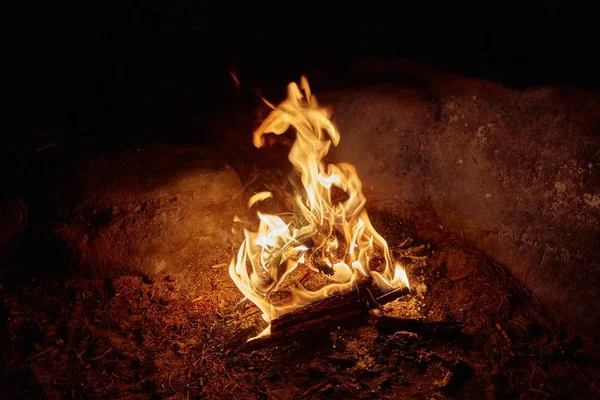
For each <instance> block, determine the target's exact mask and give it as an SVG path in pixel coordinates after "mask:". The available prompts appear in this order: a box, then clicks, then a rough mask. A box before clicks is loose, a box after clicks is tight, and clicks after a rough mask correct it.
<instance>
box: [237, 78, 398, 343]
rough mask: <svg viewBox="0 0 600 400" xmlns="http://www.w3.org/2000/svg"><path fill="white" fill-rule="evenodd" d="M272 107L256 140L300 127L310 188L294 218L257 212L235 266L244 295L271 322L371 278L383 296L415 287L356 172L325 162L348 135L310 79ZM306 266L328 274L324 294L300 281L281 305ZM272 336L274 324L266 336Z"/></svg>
mask: <svg viewBox="0 0 600 400" xmlns="http://www.w3.org/2000/svg"><path fill="white" fill-rule="evenodd" d="M267 104H268V103H267ZM271 107H272V108H273V111H271V113H270V114H269V116H268V117H267V118H266V119H265V121H264V122H263V123H262V124H261V125H260V127H259V128H258V129H257V130H256V131H255V132H254V139H253V143H254V145H255V146H256V147H262V146H263V144H264V137H263V136H264V135H265V134H268V133H274V134H276V135H281V134H283V133H285V132H286V131H287V130H288V129H289V128H290V127H293V128H294V129H295V130H296V140H295V142H294V144H293V145H292V148H291V150H290V153H289V160H290V162H291V163H292V165H293V166H294V168H295V169H296V171H297V172H298V173H299V174H300V180H301V183H302V187H298V188H297V189H298V190H297V191H296V192H297V193H296V195H295V198H294V201H295V210H294V212H293V214H292V215H287V214H285V215H268V214H263V213H260V212H257V215H258V218H259V219H260V224H259V227H258V231H257V232H251V231H249V230H244V235H245V240H244V241H243V242H242V244H241V246H240V249H239V251H238V253H237V256H234V258H233V260H232V261H231V264H230V265H229V275H230V276H231V279H233V281H234V282H235V284H236V285H237V287H238V288H239V289H240V291H241V292H242V293H243V294H244V296H246V297H247V298H248V299H249V300H250V301H252V302H253V303H254V304H256V306H257V307H259V308H260V309H261V311H262V312H263V318H264V319H265V320H266V321H267V322H270V321H271V320H273V319H274V318H277V317H278V316H281V315H282V314H285V313H288V312H290V311H293V310H295V309H298V308H300V307H303V306H306V305H308V304H310V303H312V302H314V301H316V300H319V299H322V298H325V297H327V296H330V295H331V294H333V293H335V292H338V291H344V290H347V289H351V288H352V287H353V286H354V285H355V284H356V283H358V282H359V281H361V280H365V279H367V278H369V276H370V277H372V279H373V283H374V284H375V285H376V286H377V287H379V289H381V290H382V291H383V292H385V291H389V290H391V289H395V288H398V287H403V286H407V287H408V285H409V283H408V278H407V276H406V273H405V271H404V268H403V267H402V265H401V264H400V263H398V262H396V263H394V262H393V261H392V259H391V256H390V253H389V250H388V246H387V243H386V241H385V240H384V239H383V237H381V235H379V234H378V233H377V232H376V231H375V229H374V228H373V226H372V225H371V222H370V221H369V217H368V215H367V211H366V209H365V204H366V199H365V196H364V194H363V192H362V187H361V182H360V179H359V178H358V175H357V174H356V170H355V168H354V167H353V166H352V165H350V164H347V163H340V164H329V165H325V164H324V163H323V158H324V157H325V156H326V155H327V153H328V151H329V147H330V146H331V145H332V144H333V145H334V146H336V145H337V144H338V143H339V141H340V136H339V133H338V131H337V130H336V128H335V127H334V125H333V124H332V122H331V121H330V119H329V117H330V112H329V111H328V110H327V109H325V108H322V107H319V105H318V103H317V99H316V98H315V96H314V95H312V94H311V92H310V88H309V86H308V81H307V80H306V78H305V77H302V79H301V81H300V86H298V85H297V84H296V83H291V84H289V85H288V95H287V98H286V100H284V101H283V102H282V103H281V104H280V105H279V106H277V107H274V106H271ZM334 188H337V189H335V190H338V191H339V190H341V191H343V192H345V196H344V199H343V200H341V201H336V200H334V198H333V197H334V196H332V191H333V190H334ZM270 197H272V194H271V193H270V192H261V193H257V194H255V195H254V196H252V198H250V200H249V201H248V207H252V206H253V205H254V204H256V203H257V202H259V201H262V200H265V199H268V198H270ZM336 197H339V196H336ZM299 266H303V267H304V268H310V270H311V271H313V273H317V274H321V275H322V276H323V277H325V278H326V282H325V283H324V284H323V285H322V286H321V287H320V288H318V289H316V290H308V289H307V288H305V287H304V286H303V285H302V283H300V282H295V283H294V284H293V285H291V286H289V287H286V288H285V290H286V291H287V292H288V294H289V295H288V296H287V297H288V300H287V301H285V302H283V303H282V302H281V301H274V299H273V297H274V296H273V295H274V293H276V292H277V291H278V289H280V287H281V286H283V285H282V284H283V283H284V281H285V280H286V277H288V276H289V275H290V274H291V273H292V272H293V271H294V270H296V269H297V268H298V267H299ZM269 332H270V325H269V327H267V328H266V329H265V330H264V331H263V332H262V333H261V335H259V336H263V335H267V334H269Z"/></svg>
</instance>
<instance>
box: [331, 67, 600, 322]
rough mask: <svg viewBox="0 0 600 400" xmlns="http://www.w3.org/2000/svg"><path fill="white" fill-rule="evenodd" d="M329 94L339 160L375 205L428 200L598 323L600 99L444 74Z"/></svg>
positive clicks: (454, 224)
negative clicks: (409, 84) (411, 83)
mask: <svg viewBox="0 0 600 400" xmlns="http://www.w3.org/2000/svg"><path fill="white" fill-rule="evenodd" d="M421 78H423V77H421ZM422 80H423V81H426V79H422ZM324 98H325V99H326V101H327V102H329V103H333V109H334V117H333V118H334V121H335V123H336V124H337V126H338V128H339V130H340V133H341V143H340V145H339V147H338V148H336V149H335V150H334V157H335V158H336V159H337V160H344V161H348V162H352V163H354V164H355V165H356V166H357V169H358V172H359V174H360V177H361V179H362V181H363V184H364V186H365V191H366V192H367V195H368V197H369V198H370V199H371V200H375V201H378V202H380V203H386V202H387V203H389V204H392V203H393V201H394V200H397V199H407V200H411V201H422V200H423V199H430V201H431V203H432V205H433V206H434V208H435V209H436V211H437V213H438V214H439V215H440V217H441V218H442V220H443V222H444V223H445V224H446V225H447V226H449V227H450V228H452V229H453V230H455V231H457V232H464V235H465V236H466V238H468V239H470V240H472V241H473V242H475V243H476V244H477V245H478V246H479V247H480V248H481V249H482V250H484V251H485V252H487V253H488V254H489V255H490V256H491V257H492V259H494V260H496V261H497V262H498V263H501V264H503V265H505V266H506V267H507V268H508V269H509V270H510V272H511V273H512V274H513V275H514V276H515V277H517V278H519V279H521V280H522V281H523V282H524V283H525V285H526V286H527V287H529V288H530V289H532V290H533V292H534V293H536V294H537V296H538V297H539V298H540V299H542V300H543V301H544V302H545V303H547V304H549V305H551V306H552V307H554V308H555V309H557V310H558V311H561V312H562V314H563V315H564V316H565V317H566V318H567V319H569V320H570V322H571V323H572V324H573V325H572V326H575V327H581V328H583V329H586V330H587V331H588V332H590V331H593V330H598V329H600V320H599V316H600V290H599V289H598V287H600V96H598V95H596V94H593V93H587V92H585V91H582V90H578V89H574V88H564V87H540V88H532V89H527V90H517V89H510V88H507V87H504V86H502V85H500V84H496V83H492V82H487V81H481V80H476V79H466V78H455V77H451V78H449V77H447V76H446V77H443V79H437V80H436V79H431V80H430V81H429V82H428V84H427V85H425V86H423V87H418V88H406V87H392V86H389V85H388V86H385V87H370V88H363V89H353V90H347V91H342V92H336V93H331V94H329V95H328V96H325V97H324Z"/></svg>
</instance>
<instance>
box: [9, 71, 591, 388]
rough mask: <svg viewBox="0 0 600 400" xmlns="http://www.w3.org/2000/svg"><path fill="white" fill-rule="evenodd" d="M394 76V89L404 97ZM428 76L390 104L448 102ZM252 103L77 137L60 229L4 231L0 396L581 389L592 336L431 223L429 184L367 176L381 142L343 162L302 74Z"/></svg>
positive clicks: (428, 110) (428, 111)
mask: <svg viewBox="0 0 600 400" xmlns="http://www.w3.org/2000/svg"><path fill="white" fill-rule="evenodd" d="M469 82H470V84H473V82H471V81H469ZM238 84H239V82H238ZM459 86H460V85H459ZM482 86H483V87H484V89H485V90H488V86H486V85H484V84H482ZM460 87H461V90H464V88H463V86H460ZM477 87H478V88H479V86H477ZM484 89H481V90H482V91H483V92H485V90H484ZM386 90H387V89H386ZM402 90H405V89H402ZM410 90H413V89H410ZM410 90H408V89H406V93H408V95H407V97H408V98H410V99H411V101H412V100H414V103H410V104H417V103H418V101H422V98H421V97H422V93H421V92H420V91H416V89H415V91H410ZM446 90H447V92H444V91H441V93H442V96H449V97H451V98H452V99H453V100H452V101H451V102H450V101H449V102H446V101H445V100H444V99H443V98H442V99H441V100H440V99H438V100H439V101H430V100H431V99H430V97H431V96H429V95H427V96H429V97H426V99H427V100H426V102H427V107H425V108H424V110H425V111H423V110H422V109H418V108H417V107H416V106H415V109H411V110H409V111H406V112H407V113H409V114H410V118H409V120H410V121H411V122H415V121H419V120H418V118H423V119H424V120H426V122H423V124H422V126H420V128H419V129H423V130H425V129H430V128H431V129H432V132H437V131H434V130H433V128H432V126H433V125H434V122H439V121H442V123H444V124H445V123H447V124H453V123H455V122H456V121H455V119H454V118H455V116H459V115H461V112H460V111H459V110H458V111H457V108H458V106H457V105H456V104H462V103H460V101H459V100H457V99H456V98H455V97H452V96H456V97H459V94H456V93H455V92H452V90H457V89H456V88H455V87H452V88H451V89H448V88H446ZM448 91H449V92H450V94H448ZM457 92H459V93H462V92H461V91H459V90H457ZM366 93H367V94H366V95H365V96H372V95H373V91H372V90H371V89H367V92H366ZM378 93H379V92H378ZM386 93H387V92H386V91H384V94H381V97H380V98H379V99H380V101H381V104H383V105H385V104H388V105H389V98H388V97H385V96H386ZM415 93H417V94H415ZM503 93H504V92H503ZM345 94H347V93H346V92H340V93H337V94H334V96H331V98H336V97H337V98H338V99H339V98H344V95H345ZM505 95H506V93H505ZM506 96H507V97H508V95H506ZM492 97H493V96H492ZM369 98H370V97H369ZM413 98H416V99H413ZM468 98H469V99H470V100H469V102H468V104H469V105H471V104H472V102H474V101H475V100H473V99H472V96H470V95H469V96H468ZM419 99H421V100H419ZM351 100H352V99H351ZM463 100H464V99H463ZM349 101H350V100H349ZM352 101H354V100H352ZM461 101H462V100H461ZM465 101H466V100H465ZM477 101H478V102H480V103H478V104H483V105H482V107H483V108H485V107H488V106H489V104H488V103H486V102H492V100H489V99H478V100H477ZM265 104H266V105H267V106H268V107H269V114H267V116H266V117H265V118H264V120H263V121H261V124H260V125H259V126H258V128H256V129H255V130H254V136H253V141H252V142H253V144H254V148H253V149H251V148H249V147H250V146H246V145H245V144H248V145H249V144H250V141H251V140H250V139H251V135H250V132H251V129H246V128H247V127H248V125H245V126H244V129H242V132H241V133H240V132H238V131H236V130H235V129H233V128H232V129H229V130H224V131H219V132H225V133H223V135H221V136H219V139H222V137H225V138H226V139H227V140H223V141H222V142H223V143H224V144H223V143H219V144H218V145H215V146H214V148H215V149H217V151H214V150H208V149H206V148H204V147H201V146H190V145H188V146H174V145H158V144H152V145H150V146H141V147H139V148H138V147H136V148H132V149H126V150H124V151H119V152H115V153H108V154H103V155H101V156H98V157H90V158H89V159H87V158H86V159H85V162H84V163H83V164H80V165H79V166H78V168H77V169H76V170H77V172H78V174H77V176H76V179H75V180H74V181H73V182H69V185H65V187H63V188H58V189H56V192H55V193H54V192H53V194H54V195H55V198H58V199H61V201H62V202H63V203H64V204H63V205H62V208H61V210H60V212H57V214H59V215H60V218H58V217H57V219H59V220H58V221H52V225H51V227H52V228H53V236H52V241H51V242H50V243H52V244H57V243H58V244H59V246H58V248H59V250H60V251H59V252H56V253H54V252H53V251H56V250H57V248H56V247H53V246H51V245H49V244H48V243H46V242H43V243H44V244H45V245H46V246H47V247H43V248H44V249H46V250H47V251H44V252H43V253H40V252H39V251H38V252H33V251H31V250H32V249H36V250H37V249H38V248H39V247H36V246H37V245H38V244H39V242H40V241H42V240H41V239H40V238H39V236H37V235H32V236H33V237H25V238H24V239H23V242H24V247H23V248H22V249H21V252H18V253H16V254H14V255H13V257H12V258H10V262H8V263H7V264H6V267H5V268H3V269H2V275H1V278H2V286H1V290H2V295H3V300H4V301H3V303H2V308H1V312H2V315H3V318H2V322H3V324H4V325H3V326H2V332H3V336H2V354H3V364H2V366H3V375H2V378H1V379H2V385H3V388H5V390H4V392H5V393H7V394H8V396H13V397H19V396H20V397H28V398H43V397H47V398H64V397H81V398H92V397H102V398H104V397H108V398H138V397H139V398H148V397H153V396H155V397H156V396H158V397H161V398H162V397H164V398H207V399H223V398H239V399H271V398H273V399H295V398H315V399H316V398H332V399H349V398H356V399H367V398H383V399H396V398H427V399H431V398H440V399H443V398H594V397H595V396H597V395H598V371H597V354H598V353H597V348H596V347H595V346H596V344H595V342H594V341H593V338H590V337H589V336H586V335H585V331H584V330H581V331H577V330H575V329H572V325H569V324H566V323H564V322H563V321H564V320H563V319H562V318H561V315H560V314H557V313H556V312H555V311H554V310H553V309H552V308H550V307H548V306H547V305H546V303H545V302H544V301H540V300H539V299H538V297H537V296H536V295H534V294H533V293H532V292H531V291H530V290H528V289H527V288H526V287H525V286H524V285H523V282H522V281H520V280H519V279H516V278H514V277H513V275H511V273H509V272H508V271H507V270H506V269H505V267H504V266H502V265H500V264H498V263H497V262H495V261H494V259H492V258H490V257H489V256H488V255H487V254H486V253H485V252H483V251H481V249H480V246H478V245H476V244H475V243H474V242H473V241H472V240H469V237H468V235H465V232H463V231H462V230H459V229H456V227H454V229H450V228H449V227H448V226H447V224H446V223H445V222H444V220H443V219H442V218H440V216H439V215H438V213H437V212H436V209H435V208H434V205H435V204H433V202H431V201H426V200H425V199H424V200H423V201H417V199H414V198H413V199H411V200H412V201H405V200H401V197H400V196H399V195H397V194H398V192H399V191H400V189H399V188H397V187H394V188H392V187H389V188H385V187H384V189H386V190H383V192H385V193H394V196H389V197H390V198H387V199H383V200H381V198H376V196H373V195H374V194H380V193H381V192H382V185H381V181H380V180H384V181H385V179H384V178H382V176H384V177H388V176H389V174H388V175H385V174H383V175H381V174H379V173H381V172H385V171H382V170H385V169H386V168H389V167H390V166H389V164H386V162H388V160H387V159H384V158H385V157H386V154H387V153H386V152H382V153H381V158H382V159H384V160H380V161H381V163H376V165H374V166H373V169H372V170H367V169H366V168H365V165H367V166H368V164H369V162H370V161H369V160H370V158H369V157H372V154H371V153H369V154H368V157H367V155H366V151H365V152H364V153H365V157H364V160H359V161H360V162H359V163H357V168H355V167H353V165H351V164H348V163H347V161H348V160H346V159H344V158H343V157H341V155H344V154H354V155H355V156H356V151H350V152H347V151H340V152H339V153H335V152H334V150H337V149H339V148H340V147H341V146H342V145H343V142H344V138H345V137H346V136H344V131H343V130H342V131H341V132H338V130H337V128H336V124H334V123H332V122H331V120H330V117H332V114H331V112H330V110H329V109H328V108H325V107H322V106H321V105H320V104H319V103H318V102H317V100H316V98H315V96H314V95H313V94H312V93H311V90H310V87H309V85H308V81H307V80H306V79H305V78H302V79H301V81H300V83H299V84H295V83H292V84H290V85H289V86H288V92H287V97H286V98H285V100H283V101H282V102H281V103H280V104H279V105H277V106H275V105H273V104H271V103H269V102H265ZM338 104H339V103H338ZM394 104H395V103H394ZM432 104H433V106H432V107H429V106H430V105H432ZM344 107H346V109H345V110H344V109H342V112H346V113H347V114H346V115H348V114H350V115H351V116H352V117H356V118H359V117H362V116H361V115H354V114H357V113H355V112H349V111H348V110H354V109H353V108H352V104H350V105H349V104H348V103H344ZM489 107H491V106H489ZM485 109H486V110H487V108H485ZM448 110H449V111H448ZM421 111H422V112H421ZM474 112H475V111H473V113H474ZM540 113H541V115H542V116H541V117H539V118H542V117H543V118H546V117H547V115H546V114H543V112H541V111H540ZM421 114H423V115H421ZM334 115H335V114H334ZM253 117H254V116H251V117H249V118H248V119H252V118H253ZM456 118H459V117H456ZM543 118H542V119H543ZM548 118H549V117H548ZM240 119H241V118H240ZM232 120H233V119H232ZM334 120H335V119H334ZM236 121H238V122H239V120H236ZM348 121H354V120H353V119H352V118H350V119H348ZM432 121H433V122H432ZM498 121H500V119H499V120H498ZM497 123H498V124H499V125H500V122H497ZM428 124H431V125H428ZM339 125H344V124H339ZM346 126H347V125H346ZM449 126H450V125H449ZM452 126H453V125H452ZM347 127H348V126H347ZM415 129H416V128H415ZM485 129H492V128H491V127H486V128H485ZM485 129H483V130H481V132H480V133H482V132H484V130H485ZM475 132H477V129H475ZM228 135H231V136H235V137H237V138H238V139H239V138H243V139H240V140H239V141H240V142H244V146H243V151H236V150H235V149H233V145H232V143H233V144H235V143H238V142H236V141H235V140H234V139H231V138H230V137H229V136H228ZM365 135H367V134H366V133H365ZM373 135H375V136H377V135H379V133H378V132H375V133H373ZM482 135H483V133H482ZM417 136H418V135H417ZM370 137H371V138H373V137H374V136H370ZM478 137H479V136H478ZM490 137H491V136H490ZM479 138H480V139H481V137H479ZM365 140H366V139H365ZM373 140H374V139H373ZM357 143H359V144H361V145H363V146H364V142H353V145H354V146H356V144H357ZM406 143H409V142H408V141H407V142H406ZM338 144H339V147H338ZM409 144H411V145H413V144H414V143H412V142H410V143H409ZM407 145H408V144H407ZM219 146H222V147H219ZM226 146H232V148H226ZM359 147H360V146H359ZM353 150H356V148H354V149H353ZM359 150H360V149H359ZM389 150H390V151H392V150H393V151H397V150H398V149H397V148H394V149H391V148H390V149H389ZM453 151H454V149H453ZM361 154H362V153H361ZM394 154H396V153H394ZM416 154H417V153H411V154H410V155H409V156H410V157H417V156H416ZM407 157H408V156H407ZM338 158H341V159H340V160H338ZM444 160H445V159H444ZM444 160H443V161H444ZM480 161H481V159H480ZM390 162H394V160H391V161H390ZM452 162H453V163H454V162H455V161H454V160H453V161H452ZM463 162H464V160H463ZM481 162H482V163H483V161H481ZM441 165H445V164H441ZM359 166H360V167H359ZM290 167H291V170H290ZM365 170H366V171H367V172H368V174H366V176H368V177H369V178H363V175H362V174H361V173H360V171H365ZM392 172H394V173H396V172H397V169H394V170H393V171H392ZM415 174H416V172H415ZM359 175H360V178H359ZM373 175H376V176H373ZM392 175H393V174H392ZM444 176H446V175H444ZM377 177H379V178H377ZM392 177H393V176H392ZM371 178H373V179H371ZM573 179H574V178H573ZM414 181H415V179H414V176H413V181H411V182H414ZM386 182H388V181H386ZM386 182H384V184H388V185H390V183H386ZM389 182H392V181H391V180H390V181H389ZM429 183H431V182H429ZM407 185H408V184H407ZM448 185H450V184H449V183H448ZM429 186H433V185H431V184H430V185H429ZM403 188H405V187H403ZM440 188H444V189H446V188H447V187H446V186H443V185H442V186H440ZM560 188H562V187H560ZM440 190H442V189H440ZM563 193H564V191H563V192H561V195H562V194H563ZM61 196H62V197H61ZM452 196H455V193H450V194H449V195H448V198H451V199H453V198H454V197H452ZM484 196H485V193H484ZM565 196H566V195H565ZM367 198H368V199H369V201H367ZM373 198H375V201H372V199H373ZM464 198H465V199H466V198H468V196H466V195H465V196H464ZM484 198H485V197H484ZM65 199H68V201H67V200H65ZM563 200H564V199H563ZM588 200H589V201H590V203H592V200H593V197H590V198H589V199H588ZM70 201H72V202H73V203H74V204H72V205H69V204H68V202H70ZM439 201H440V199H439V198H436V199H435V202H439ZM565 201H566V200H565ZM593 204H595V203H593ZM586 207H587V206H586ZM590 207H591V206H590ZM588 208H589V207H588ZM438 210H439V207H438ZM442 210H443V209H442ZM586 210H587V209H586ZM588 211H589V210H588ZM586 212H587V211H586ZM33 215H35V214H34V213H30V214H28V216H33ZM232 219H233V224H232V223H231V220H232ZM28 223H30V219H28ZM231 225H233V228H231ZM39 226H40V225H34V227H35V228H34V229H37V230H35V231H34V232H39V230H41V228H39ZM46 228H47V227H46ZM231 229H232V230H231ZM48 230H49V229H48ZM230 230H231V233H230ZM489 235H492V233H490V234H489ZM34 253H35V254H34ZM37 254H42V256H41V257H37ZM57 255H60V257H57ZM65 258H66V260H65ZM59 260H60V262H59ZM63 264H64V266H65V267H66V266H68V267H69V268H65V269H64V271H62V272H63V273H62V274H58V273H51V272H53V271H47V269H48V268H46V267H47V265H61V266H62V265H63ZM540 264H541V265H542V264H543V263H540ZM32 265H33V266H34V267H37V268H39V269H41V270H43V272H40V270H39V269H38V270H37V272H36V271H35V270H34V272H32V271H31V269H28V268H31V267H32ZM42 267H43V268H42ZM568 290H569V293H571V292H570V291H571V290H573V289H572V288H569V289H568ZM566 292H567V289H565V293H566ZM584 304H585V303H584ZM594 393H595V394H594Z"/></svg>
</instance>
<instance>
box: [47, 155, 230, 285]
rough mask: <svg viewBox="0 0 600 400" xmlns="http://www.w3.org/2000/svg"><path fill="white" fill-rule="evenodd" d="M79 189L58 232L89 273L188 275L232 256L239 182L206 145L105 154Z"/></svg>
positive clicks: (77, 266) (76, 263)
mask: <svg viewBox="0 0 600 400" xmlns="http://www.w3.org/2000/svg"><path fill="white" fill-rule="evenodd" d="M77 186H78V188H77V190H76V192H77V193H78V198H77V199H76V204H77V207H76V208H75V210H73V212H72V218H71V221H70V222H69V223H67V224H65V225H63V226H61V227H60V229H59V230H58V234H59V235H60V236H61V237H62V238H63V239H64V240H65V242H66V243H67V244H68V246H69V247H70V248H71V250H72V266H73V269H74V270H75V272H77V273H79V274H81V275H83V276H91V277H115V276H119V275H127V274H135V275H145V276H152V275H154V274H157V273H159V272H162V271H165V272H168V273H170V274H175V275H177V274H183V273H184V272H185V273H186V276H189V272H199V271H201V270H203V269H205V268H207V267H208V268H210V266H211V265H214V264H218V263H223V262H228V261H229V258H230V257H231V254H232V253H231V249H229V248H228V245H229V244H230V242H231V240H232V238H231V226H232V219H233V216H234V214H235V213H236V212H237V211H238V210H239V209H240V205H241V185H240V180H239V177H238V175H237V173H236V172H235V171H234V170H233V168H231V167H230V166H228V165H227V164H226V163H225V162H224V161H223V159H222V158H221V157H219V156H218V155H216V154H215V153H214V152H212V151H210V150H208V149H205V148H199V147H181V146H166V145H152V146H150V147H146V148H141V149H132V150H127V151H122V152H120V153H118V154H111V155H103V156H101V157H98V158H96V159H93V160H92V161H90V163H89V165H87V166H85V167H84V168H82V170H81V172H80V173H79V183H78V185H77ZM192 283H193V282H192Z"/></svg>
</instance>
